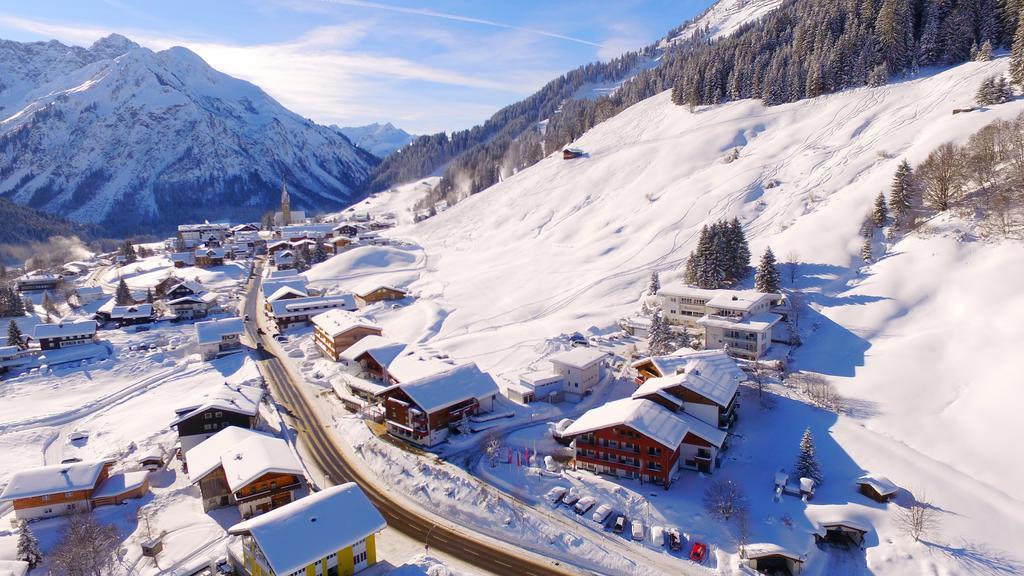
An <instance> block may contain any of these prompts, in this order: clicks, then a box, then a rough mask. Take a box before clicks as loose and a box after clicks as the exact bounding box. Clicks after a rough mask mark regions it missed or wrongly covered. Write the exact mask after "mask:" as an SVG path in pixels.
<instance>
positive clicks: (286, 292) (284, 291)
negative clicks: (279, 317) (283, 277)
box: [267, 286, 309, 302]
mask: <svg viewBox="0 0 1024 576" xmlns="http://www.w3.org/2000/svg"><path fill="white" fill-rule="evenodd" d="M285 296H298V297H299V298H307V297H308V296H309V294H307V293H306V292H304V291H302V290H299V289H298V288H295V287H293V286H281V287H280V288H278V289H277V290H275V291H274V293H273V294H271V295H270V296H267V302H277V301H278V300H280V299H282V298H284V297H285Z"/></svg>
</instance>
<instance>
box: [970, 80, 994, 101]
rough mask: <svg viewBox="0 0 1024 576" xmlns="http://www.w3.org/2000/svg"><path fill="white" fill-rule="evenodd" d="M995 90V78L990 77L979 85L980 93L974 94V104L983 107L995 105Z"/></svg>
mask: <svg viewBox="0 0 1024 576" xmlns="http://www.w3.org/2000/svg"><path fill="white" fill-rule="evenodd" d="M995 90H996V85H995V78H993V77H992V76H988V77H986V78H984V79H982V81H981V84H979V85H978V91H977V92H975V93H974V103H975V104H977V105H978V106H982V107H984V106H990V105H992V104H995V101H994V100H993V95H994V94H993V93H994V92H995Z"/></svg>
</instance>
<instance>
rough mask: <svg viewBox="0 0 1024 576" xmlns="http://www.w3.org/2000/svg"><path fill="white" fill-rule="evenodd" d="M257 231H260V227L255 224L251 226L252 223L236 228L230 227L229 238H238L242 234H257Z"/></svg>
mask: <svg viewBox="0 0 1024 576" xmlns="http://www.w3.org/2000/svg"><path fill="white" fill-rule="evenodd" d="M259 231H260V227H259V226H257V225H256V224H252V223H248V224H239V225H237V226H232V227H231V236H238V235H239V234H240V233H242V232H257V233H258V232H259Z"/></svg>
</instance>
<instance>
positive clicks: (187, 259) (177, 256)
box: [171, 252, 196, 264]
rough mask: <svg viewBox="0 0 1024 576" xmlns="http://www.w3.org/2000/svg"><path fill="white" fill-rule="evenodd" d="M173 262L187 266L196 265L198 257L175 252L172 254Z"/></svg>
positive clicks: (189, 253) (187, 253) (188, 253)
mask: <svg viewBox="0 0 1024 576" xmlns="http://www.w3.org/2000/svg"><path fill="white" fill-rule="evenodd" d="M171 262H183V263H185V264H195V262H196V255H195V254H193V253H191V252H174V253H173V254H171Z"/></svg>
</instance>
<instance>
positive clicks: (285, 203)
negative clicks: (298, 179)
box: [281, 184, 292, 226]
mask: <svg viewBox="0 0 1024 576" xmlns="http://www.w3.org/2000/svg"><path fill="white" fill-rule="evenodd" d="M291 204H292V203H291V199H290V198H288V184H281V225H282V226H288V225H289V224H291V223H292V205H291Z"/></svg>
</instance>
